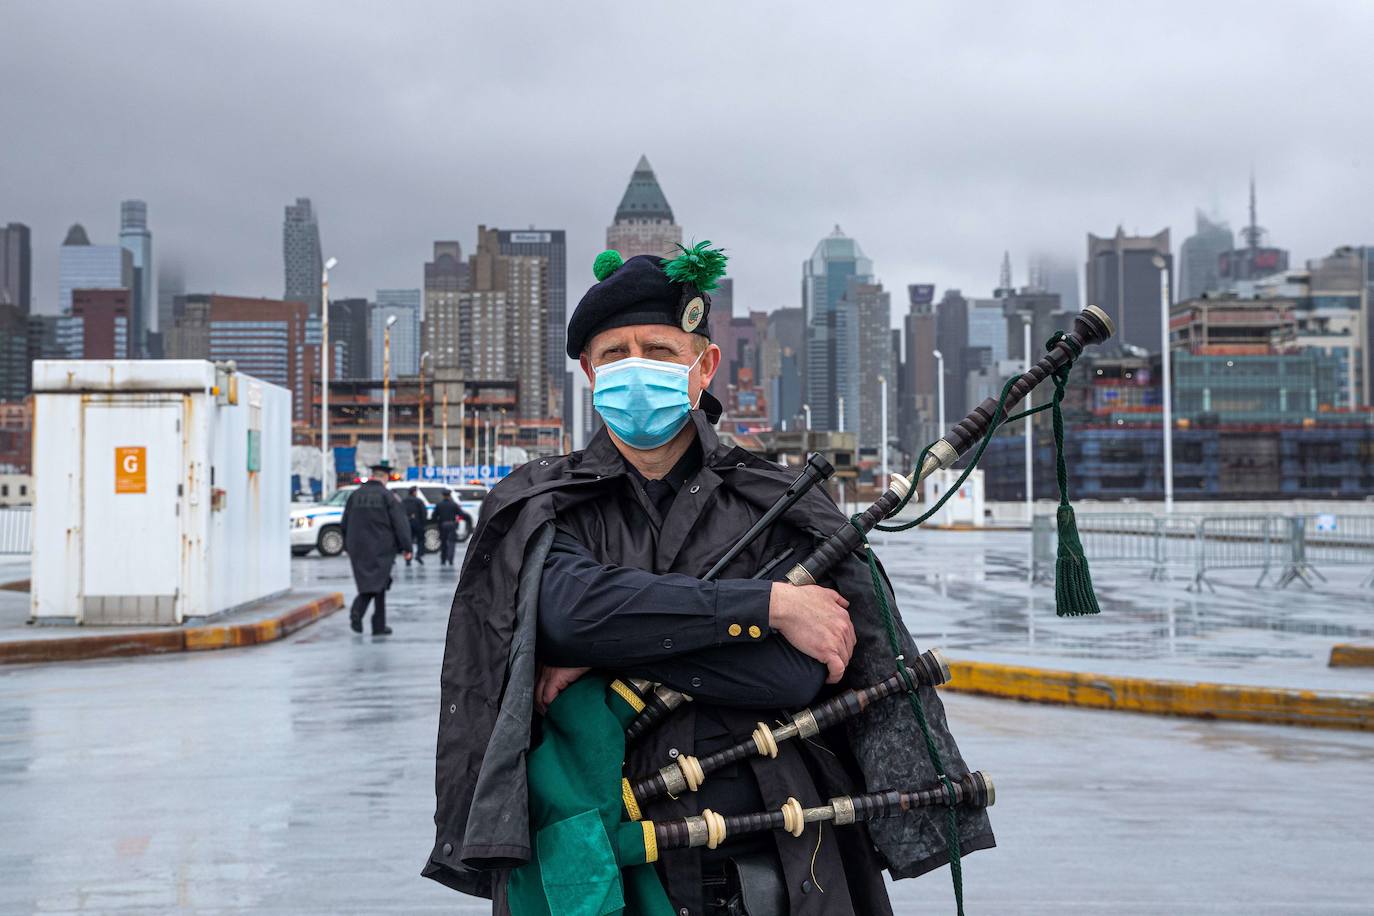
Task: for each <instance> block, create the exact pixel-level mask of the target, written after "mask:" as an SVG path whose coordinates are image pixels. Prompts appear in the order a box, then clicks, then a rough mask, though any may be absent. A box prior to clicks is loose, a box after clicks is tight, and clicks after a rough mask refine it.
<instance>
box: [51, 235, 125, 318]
mask: <svg viewBox="0 0 1374 916" xmlns="http://www.w3.org/2000/svg"><path fill="white" fill-rule="evenodd" d="M133 277H134V264H133V256H132V255H131V254H129V252H128V251H126V250H125V249H124V248H122V247H121V246H119V245H92V244H91V240H90V238H89V237H88V236H87V235H86V230H85V228H84V227H82V225H81V224H80V223H76V224H74V225H73V226H72V227H71V228H70V229H68V230H67V237H66V239H65V240H63V242H62V250H61V253H60V254H59V255H58V281H59V285H58V293H57V307H58V309H59V311H60V313H61V314H63V315H66V314H68V313H70V312H71V309H72V290H74V289H132V288H133Z"/></svg>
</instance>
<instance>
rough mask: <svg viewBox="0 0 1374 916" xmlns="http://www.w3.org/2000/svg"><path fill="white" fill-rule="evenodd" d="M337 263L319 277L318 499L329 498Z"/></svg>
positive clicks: (331, 263) (333, 260)
mask: <svg viewBox="0 0 1374 916" xmlns="http://www.w3.org/2000/svg"><path fill="white" fill-rule="evenodd" d="M338 263H339V259H338V258H330V259H329V260H328V261H325V262H324V272H323V273H322V274H321V275H320V340H321V344H320V499H322V500H325V499H328V498H329V492H330V490H332V489H333V487H332V486H330V483H331V481H330V479H329V478H330V477H331V476H332V475H331V474H330V473H329V468H330V466H331V465H332V464H333V462H331V461H330V460H329V271H330V269H331V268H332V267H333V266H334V265H335V264H338Z"/></svg>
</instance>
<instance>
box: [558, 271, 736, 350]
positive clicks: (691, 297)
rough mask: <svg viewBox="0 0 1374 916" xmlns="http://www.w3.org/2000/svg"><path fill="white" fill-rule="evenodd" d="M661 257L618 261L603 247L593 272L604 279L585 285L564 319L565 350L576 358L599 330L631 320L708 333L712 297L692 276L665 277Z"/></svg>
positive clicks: (635, 322)
mask: <svg viewBox="0 0 1374 916" xmlns="http://www.w3.org/2000/svg"><path fill="white" fill-rule="evenodd" d="M722 262H723V259H722ZM666 263H668V262H665V261H664V259H663V258H658V257H655V256H653V255H649V254H641V255H635V256H634V257H633V258H630V259H629V260H628V261H625V262H624V263H623V264H622V263H620V257H619V255H617V254H616V253H615V252H610V251H607V252H602V254H601V255H600V256H598V257H597V260H596V273H597V276H599V277H604V279H602V280H601V281H600V282H599V283H597V284H596V285H595V286H593V287H592V288H591V289H589V290H587V292H586V294H585V295H584V296H583V297H582V301H581V302H579V303H577V308H575V309H574V310H573V314H572V318H571V319H570V320H569V321H568V356H570V357H572V358H573V359H577V357H578V356H580V355H581V354H582V350H583V348H584V347H585V346H586V345H587V341H589V340H591V339H592V338H593V337H595V336H596V335H597V334H599V333H601V332H602V331H609V330H610V329H611V328H625V327H629V326H630V325H635V324H666V325H671V326H672V327H675V328H681V329H682V330H684V331H688V332H690V333H693V334H700V335H701V336H703V337H706V338H708V339H709V338H710V336H711V329H710V325H709V324H708V322H707V320H706V318H707V315H708V314H709V313H710V311H711V297H710V296H709V295H708V294H707V293H705V292H704V291H702V290H701V289H699V288H698V286H697V285H696V284H695V283H692V282H691V281H674V280H672V279H670V278H669V276H668V273H667V272H666V271H665V270H664V265H665V264H666Z"/></svg>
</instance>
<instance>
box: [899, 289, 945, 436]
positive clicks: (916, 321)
mask: <svg viewBox="0 0 1374 916" xmlns="http://www.w3.org/2000/svg"><path fill="white" fill-rule="evenodd" d="M906 289H907V302H908V311H907V315H906V318H905V320H904V321H903V323H902V324H903V327H902V330H903V332H904V334H903V336H904V338H905V347H904V349H905V351H906V357H905V359H903V360H902V375H903V378H902V384H901V385H900V388H901V390H902V395H903V397H902V403H901V404H899V405H898V410H897V416H898V422H897V429H898V430H899V432H898V437H899V438H900V440H901V447H902V450H903V451H905V452H906V453H907V454H908V455H911V456H913V457H914V456H915V455H916V454H917V452H919V451H920V450H921V447H922V446H923V445H925V444H926V443H927V442H933V441H934V440H935V439H937V438H939V437H940V436H942V435H944V432H945V431H944V430H942V429H941V430H937V429H936V428H935V425H936V422H937V420H938V418H939V410H938V409H937V405H936V403H935V399H936V394H937V391H938V386H937V385H936V381H937V379H936V374H935V356H934V354H933V352H932V351H934V350H936V349H938V347H937V345H936V337H935V332H936V325H935V286H934V284H931V283H912V284H911V285H909V286H908V287H907V288H906Z"/></svg>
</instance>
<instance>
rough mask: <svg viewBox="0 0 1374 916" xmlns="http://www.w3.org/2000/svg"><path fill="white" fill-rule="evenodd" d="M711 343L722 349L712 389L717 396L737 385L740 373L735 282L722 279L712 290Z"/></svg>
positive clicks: (726, 278)
mask: <svg viewBox="0 0 1374 916" xmlns="http://www.w3.org/2000/svg"><path fill="white" fill-rule="evenodd" d="M710 295H711V315H710V317H709V319H708V320H709V322H710V325H711V342H712V343H714V344H715V345H716V346H718V347H720V369H719V371H717V372H716V377H715V379H713V380H712V382H711V388H712V390H713V391H715V392H716V393H717V394H722V395H723V394H724V392H725V390H726V389H727V388H729V387H730V386H731V385H733V384H735V379H736V373H737V372H738V371H739V360H740V355H739V347H738V346H736V344H735V327H734V320H735V281H734V280H732V279H730V278H729V277H721V278H720V280H718V281H717V282H716V288H715V289H713V290H711V293H710Z"/></svg>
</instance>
